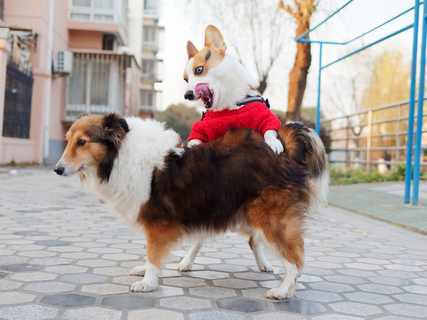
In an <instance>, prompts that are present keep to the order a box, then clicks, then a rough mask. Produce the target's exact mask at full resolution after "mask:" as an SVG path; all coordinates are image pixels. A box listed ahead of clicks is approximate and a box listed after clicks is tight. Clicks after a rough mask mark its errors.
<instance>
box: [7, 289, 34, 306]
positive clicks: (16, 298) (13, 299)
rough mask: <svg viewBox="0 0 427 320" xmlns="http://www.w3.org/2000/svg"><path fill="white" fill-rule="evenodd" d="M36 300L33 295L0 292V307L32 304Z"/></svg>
mask: <svg viewBox="0 0 427 320" xmlns="http://www.w3.org/2000/svg"><path fill="white" fill-rule="evenodd" d="M35 298H36V296H35V295H33V294H27V293H22V292H0V305H13V304H20V303H27V302H32V301H33V300H34V299H35Z"/></svg>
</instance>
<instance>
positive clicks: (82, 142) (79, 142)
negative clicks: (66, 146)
mask: <svg viewBox="0 0 427 320" xmlns="http://www.w3.org/2000/svg"><path fill="white" fill-rule="evenodd" d="M85 143H86V141H85V140H83V139H79V140H77V146H78V147H81V146H84V145H85Z"/></svg>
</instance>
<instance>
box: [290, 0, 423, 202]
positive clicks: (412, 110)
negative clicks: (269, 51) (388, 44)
mask: <svg viewBox="0 0 427 320" xmlns="http://www.w3.org/2000/svg"><path fill="white" fill-rule="evenodd" d="M353 1H354V0H350V1H348V2H347V3H346V4H344V5H343V6H342V7H341V8H339V9H338V10H337V11H335V12H334V13H333V14H331V15H330V16H329V17H327V18H326V19H325V20H323V21H322V22H320V23H319V24H317V25H316V26H315V27H313V28H311V29H310V30H308V31H307V32H305V33H303V34H302V35H301V36H299V37H298V38H296V41H297V42H305V43H318V44H319V46H320V53H319V82H318V92H317V111H316V132H317V133H318V134H320V93H321V79H322V70H323V69H325V68H327V67H329V66H331V65H333V64H335V63H337V62H339V61H342V60H344V59H346V58H348V57H350V56H352V55H354V54H356V53H358V52H360V51H363V50H365V49H367V48H370V47H372V46H374V45H376V44H378V43H380V42H382V41H384V40H387V39H389V38H391V37H394V36H396V35H398V34H400V33H402V32H404V31H406V30H408V29H411V28H413V29H414V33H413V45H412V64H411V85H410V92H409V119H408V139H407V145H406V176H405V197H404V203H409V201H410V193H411V175H412V156H413V140H414V115H415V100H417V99H416V98H415V87H416V73H417V50H418V28H419V12H420V5H423V15H422V36H421V58H420V68H421V71H420V81H419V92H418V101H419V103H418V104H417V106H418V108H417V114H418V116H417V128H416V135H415V159H414V175H413V194H412V204H413V205H417V204H418V194H419V183H420V173H421V163H420V159H421V138H422V125H423V107H424V78H425V62H426V37H427V23H426V20H427V6H425V5H424V2H423V1H420V0H415V5H414V6H413V7H412V8H410V9H408V10H406V11H404V12H402V13H400V14H398V15H397V16H395V17H393V18H391V19H390V20H388V21H386V22H384V23H382V24H380V25H379V26H377V27H375V28H373V29H371V30H369V31H367V32H365V33H363V34H361V35H359V36H357V37H355V38H354V39H351V40H349V41H347V42H331V41H321V40H310V39H306V38H305V37H306V36H307V35H308V34H309V33H310V32H312V31H313V30H316V29H317V28H318V27H319V26H321V25H322V24H324V23H325V22H326V21H328V20H329V19H330V18H332V17H333V16H334V15H336V14H337V13H338V12H340V11H341V10H343V9H344V8H345V7H347V6H348V5H349V4H350V3H351V2H353ZM412 10H414V22H413V23H411V24H409V25H407V26H406V27H403V28H401V29H399V30H397V31H395V32H393V33H391V34H389V35H387V36H385V37H383V38H381V39H378V40H377V41H374V42H372V43H370V44H368V45H366V46H364V47H362V48H360V49H357V50H355V51H353V52H351V53H349V54H347V55H345V56H343V57H341V58H339V59H337V60H335V61H333V62H331V63H328V64H327V65H325V66H322V49H323V45H324V44H325V45H341V46H344V45H347V44H349V43H351V42H353V41H355V40H357V39H359V38H361V37H363V36H365V35H367V34H369V33H371V32H372V31H374V30H377V29H378V28H381V27H382V26H384V25H386V24H388V23H390V22H391V21H393V20H395V19H397V18H399V17H401V16H402V15H404V14H406V13H408V12H410V11H412Z"/></svg>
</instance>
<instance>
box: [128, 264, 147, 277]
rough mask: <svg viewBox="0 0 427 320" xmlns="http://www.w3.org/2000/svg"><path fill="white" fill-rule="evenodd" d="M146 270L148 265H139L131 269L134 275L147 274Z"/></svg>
mask: <svg viewBox="0 0 427 320" xmlns="http://www.w3.org/2000/svg"><path fill="white" fill-rule="evenodd" d="M146 270H147V266H137V267H135V268H133V269H132V270H131V272H130V274H131V275H132V276H143V275H145V271H146Z"/></svg>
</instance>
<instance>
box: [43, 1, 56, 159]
mask: <svg viewBox="0 0 427 320" xmlns="http://www.w3.org/2000/svg"><path fill="white" fill-rule="evenodd" d="M54 3H55V2H54V0H49V26H48V28H49V29H48V34H47V66H46V72H47V78H46V106H45V114H44V143H43V149H44V150H43V160H44V162H46V161H47V159H48V158H49V122H50V98H51V97H50V93H51V85H52V47H53V8H54Z"/></svg>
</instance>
